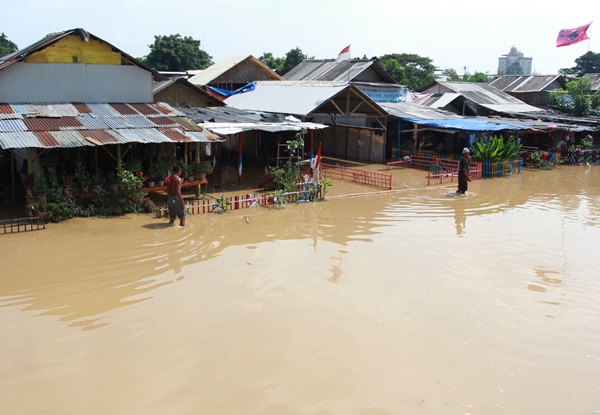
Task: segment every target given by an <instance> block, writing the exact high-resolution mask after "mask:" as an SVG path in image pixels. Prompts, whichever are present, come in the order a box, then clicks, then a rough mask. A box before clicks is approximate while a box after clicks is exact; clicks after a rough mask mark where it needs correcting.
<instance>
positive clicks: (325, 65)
mask: <svg viewBox="0 0 600 415" xmlns="http://www.w3.org/2000/svg"><path fill="white" fill-rule="evenodd" d="M368 68H371V69H373V71H374V72H375V73H376V74H377V75H378V76H379V78H380V79H381V82H386V83H392V84H395V83H396V80H395V79H394V78H393V77H392V75H390V73H389V72H388V71H387V70H385V68H384V67H383V65H382V64H381V63H380V62H379V61H377V60H359V59H354V60H340V61H337V60H334V59H321V60H317V59H306V60H304V61H302V62H301V63H299V64H298V65H296V66H295V67H294V68H292V69H291V70H290V71H289V72H288V73H286V74H285V75H284V76H283V77H284V78H285V79H286V80H289V81H339V82H349V81H353V80H354V79H355V78H356V77H358V76H359V75H360V74H361V73H363V72H364V71H365V70H367V69H368Z"/></svg>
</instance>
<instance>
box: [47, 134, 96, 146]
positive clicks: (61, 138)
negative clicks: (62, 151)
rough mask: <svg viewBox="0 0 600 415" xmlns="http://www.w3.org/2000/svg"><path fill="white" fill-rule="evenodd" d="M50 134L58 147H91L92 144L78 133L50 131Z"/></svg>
mask: <svg viewBox="0 0 600 415" xmlns="http://www.w3.org/2000/svg"><path fill="white" fill-rule="evenodd" d="M50 134H51V135H52V137H54V138H55V139H56V141H58V142H59V143H60V146H61V147H64V148H69V147H70V148H76V147H90V146H93V144H91V143H90V142H88V141H87V140H86V139H85V138H84V137H83V135H81V133H80V132H79V131H50Z"/></svg>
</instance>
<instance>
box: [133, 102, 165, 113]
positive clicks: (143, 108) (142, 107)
mask: <svg viewBox="0 0 600 415" xmlns="http://www.w3.org/2000/svg"><path fill="white" fill-rule="evenodd" d="M130 105H131V106H132V107H133V108H135V109H136V110H137V111H138V112H139V113H140V114H144V115H158V114H161V112H160V111H158V110H156V109H154V108H152V107H151V106H150V105H148V104H130Z"/></svg>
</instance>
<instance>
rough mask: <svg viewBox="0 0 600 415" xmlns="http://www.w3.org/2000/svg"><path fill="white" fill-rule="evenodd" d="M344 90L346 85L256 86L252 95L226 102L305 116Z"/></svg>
mask: <svg viewBox="0 0 600 415" xmlns="http://www.w3.org/2000/svg"><path fill="white" fill-rule="evenodd" d="M346 88H348V85H346V84H342V83H337V84H334V83H331V82H322V83H320V82H295V81H282V82H277V81H269V82H257V83H256V89H254V90H253V91H251V92H246V93H243V94H238V95H233V96H231V97H229V98H227V99H226V100H225V102H226V103H227V105H230V106H232V107H234V108H239V109H245V110H252V111H267V112H277V113H286V114H294V115H308V114H310V113H311V112H312V111H314V110H315V109H317V108H318V107H320V106H321V105H322V104H324V103H325V102H327V101H328V100H330V99H331V98H333V97H334V96H335V95H337V94H338V93H340V92H341V91H343V90H344V89H346Z"/></svg>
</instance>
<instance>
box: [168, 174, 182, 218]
mask: <svg viewBox="0 0 600 415" xmlns="http://www.w3.org/2000/svg"><path fill="white" fill-rule="evenodd" d="M180 174H181V166H179V165H175V166H173V168H172V169H171V174H170V175H169V177H167V178H166V179H165V184H166V185H167V195H168V196H169V198H168V199H167V206H168V207H169V225H172V224H173V223H174V222H175V217H178V218H179V226H185V203H184V201H183V195H182V194H181V177H179V175H180Z"/></svg>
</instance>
